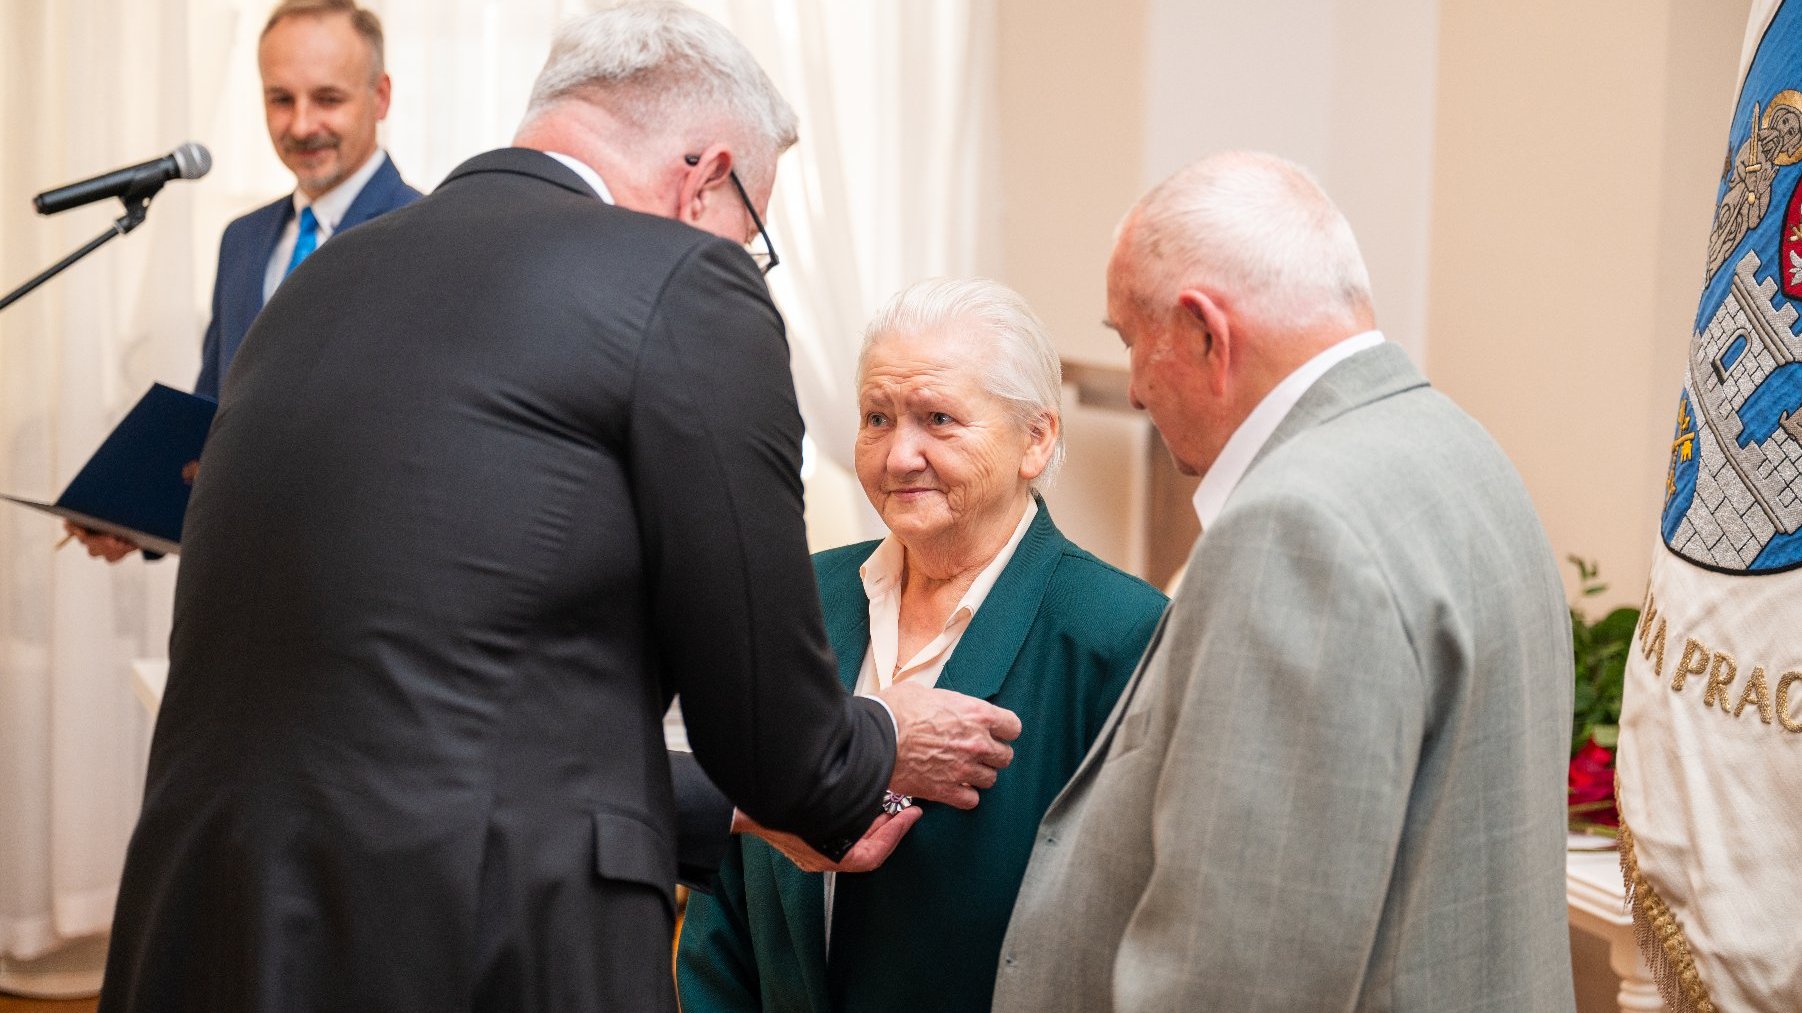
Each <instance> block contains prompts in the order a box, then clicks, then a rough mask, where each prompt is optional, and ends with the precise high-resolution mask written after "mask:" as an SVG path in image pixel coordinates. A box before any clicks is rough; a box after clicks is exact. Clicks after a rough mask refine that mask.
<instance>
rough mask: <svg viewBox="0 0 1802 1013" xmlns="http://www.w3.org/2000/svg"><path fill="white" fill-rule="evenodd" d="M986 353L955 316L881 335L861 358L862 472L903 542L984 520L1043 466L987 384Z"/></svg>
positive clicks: (1012, 500) (1020, 492) (1014, 500)
mask: <svg viewBox="0 0 1802 1013" xmlns="http://www.w3.org/2000/svg"><path fill="white" fill-rule="evenodd" d="M988 359H989V356H988V354H987V353H986V352H985V351H984V350H983V345H982V342H981V341H980V339H978V338H972V336H971V335H970V334H969V332H968V329H967V328H966V327H963V326H961V325H957V324H952V325H948V326H944V327H940V328H938V329H936V330H931V331H927V332H925V333H922V334H901V333H891V334H887V335H884V336H882V337H881V338H879V339H878V340H877V341H876V343H875V344H874V345H873V346H871V348H870V350H869V352H868V354H867V355H866V357H865V359H864V371H863V376H862V379H861V382H860V384H859V387H858V411H859V413H860V421H859V424H858V431H857V454H856V457H857V478H858V480H859V481H860V482H861V483H862V484H863V490H864V494H865V495H867V496H868V497H869V498H870V505H872V506H874V507H875V508H876V512H877V513H880V514H881V515H882V520H883V523H885V524H887V525H888V528H889V530H890V531H893V532H894V533H895V535H896V536H897V537H898V538H900V539H901V541H902V543H903V544H904V545H905V544H908V543H909V542H921V541H927V540H939V539H942V538H944V537H945V536H955V535H956V534H958V533H959V532H962V531H973V530H979V529H980V528H981V526H982V523H983V522H984V521H985V520H993V519H995V518H997V517H999V516H1000V515H1002V514H1004V513H1006V512H1007V511H1008V510H1009V509H1010V508H1011V507H1013V506H1015V505H1016V504H1018V503H1019V501H1020V499H1021V498H1022V497H1024V496H1025V495H1026V489H1027V487H1028V485H1029V484H1030V483H1031V481H1032V479H1034V478H1037V477H1038V474H1039V472H1040V471H1042V470H1044V466H1045V462H1044V460H1043V459H1042V458H1043V456H1044V455H1042V454H1036V453H1030V451H1032V449H1033V441H1032V439H1031V438H1030V437H1029V436H1028V434H1027V433H1026V432H1025V429H1024V427H1022V426H1021V425H1020V424H1019V423H1018V422H1016V421H1015V420H1014V418H1013V416H1012V415H1011V414H1010V412H1009V411H1008V406H1007V403H1006V402H1004V401H1002V400H1001V399H1000V398H997V397H995V396H993V395H991V394H989V393H988V392H987V391H986V390H984V389H983V382H982V377H983V370H984V369H985V368H986V366H987V364H988Z"/></svg>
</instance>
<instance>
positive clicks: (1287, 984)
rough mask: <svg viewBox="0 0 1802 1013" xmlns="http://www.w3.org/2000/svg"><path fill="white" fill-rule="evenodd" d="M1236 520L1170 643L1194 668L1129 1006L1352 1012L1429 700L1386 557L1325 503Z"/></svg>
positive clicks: (1124, 985)
mask: <svg viewBox="0 0 1802 1013" xmlns="http://www.w3.org/2000/svg"><path fill="white" fill-rule="evenodd" d="M1297 499H1298V500H1299V499H1300V498H1299V497H1297ZM1230 518H1231V519H1230V520H1229V519H1228V517H1225V516H1223V518H1222V521H1221V523H1219V524H1218V525H1217V526H1216V527H1215V528H1214V529H1212V530H1210V531H1209V532H1208V534H1207V535H1206V537H1205V538H1204V540H1203V543H1202V548H1201V550H1200V551H1199V553H1198V556H1197V563H1198V564H1200V565H1198V566H1197V567H1195V568H1194V569H1192V571H1191V577H1190V580H1191V581H1205V582H1206V583H1205V584H1203V585H1202V586H1201V587H1200V588H1199V589H1198V593H1194V594H1184V595H1179V596H1178V599H1177V603H1176V604H1175V605H1173V606H1172V608H1173V610H1174V611H1173V613H1172V616H1171V625H1170V626H1169V628H1167V629H1166V631H1165V633H1164V636H1163V638H1162V641H1161V642H1160V645H1159V648H1158V649H1159V651H1160V653H1162V654H1165V655H1166V657H1167V659H1168V662H1169V664H1170V666H1171V667H1170V668H1169V669H1167V670H1166V671H1165V673H1164V674H1165V675H1166V676H1171V675H1174V674H1175V673H1176V672H1178V671H1180V672H1183V677H1181V678H1175V679H1169V680H1167V682H1166V685H1169V686H1180V687H1181V688H1180V689H1176V690H1172V696H1171V697H1170V698H1167V700H1166V702H1167V703H1168V704H1169V705H1170V706H1169V707H1168V708H1167V709H1165V710H1163V711H1159V710H1154V711H1153V712H1152V719H1153V721H1154V722H1156V721H1171V722H1172V723H1173V727H1172V728H1171V729H1170V732H1169V735H1168V737H1167V738H1165V739H1163V740H1162V741H1165V742H1167V743H1168V746H1167V753H1166V755H1165V756H1164V758H1163V761H1162V764H1161V766H1160V767H1159V768H1158V773H1157V780H1156V788H1155V795H1154V797H1153V801H1152V814H1153V819H1152V836H1153V841H1152V856H1151V857H1152V863H1153V864H1152V871H1151V874H1150V877H1149V880H1148V881H1147V884H1146V887H1145V890H1144V893H1143V894H1142V896H1141V897H1140V898H1139V901H1138V904H1137V907H1136V908H1135V910H1134V912H1133V914H1132V917H1131V919H1130V921H1129V922H1128V925H1127V928H1126V932H1125V934H1124V937H1123V939H1122V941H1121V947H1120V951H1119V953H1118V954H1117V956H1116V960H1115V966H1114V988H1115V1003H1116V1006H1115V1008H1116V1009H1117V1010H1119V1011H1123V1013H1124V1011H1133V1013H1140V1011H1143V1013H1150V1011H1154V1010H1159V1011H1161V1010H1173V1009H1192V1010H1215V1009H1219V1010H1279V1009H1280V1010H1300V1009H1321V1010H1324V1009H1345V1008H1349V1007H1350V1006H1351V1005H1353V1004H1354V1003H1355V1000H1356V997H1357V996H1358V995H1359V994H1360V990H1361V988H1362V987H1363V983H1364V981H1365V972H1366V969H1367V967H1368V964H1369V961H1370V958H1371V952H1372V948H1373V946H1374V940H1375V938H1376V933H1377V928H1378V922H1379V920H1380V918H1381V916H1382V913H1383V910H1384V904H1385V898H1386V895H1387V893H1388V891H1389V888H1390V876H1391V870H1392V869H1393V867H1394V863H1395V856H1396V853H1397V849H1398V847H1399V846H1400V842H1401V837H1402V830H1403V825H1404V822H1405V819H1406V813H1407V805H1408V798H1409V793H1410V790H1411V785H1412V782H1413V780H1414V775H1415V769H1416V766H1417V763H1418V756H1419V751H1420V744H1421V740H1422V734H1423V728H1424V724H1425V717H1424V715H1425V713H1426V707H1427V697H1426V693H1425V689H1424V680H1423V677H1422V674H1421V667H1420V665H1419V664H1418V662H1417V658H1416V655H1415V653H1414V650H1413V647H1412V644H1411V642H1410V639H1409V636H1408V634H1407V631H1406V629H1405V627H1404V624H1403V622H1402V614H1401V611H1400V610H1399V608H1398V607H1397V605H1396V603H1395V599H1394V597H1393V595H1392V593H1391V589H1390V586H1389V584H1388V582H1387V580H1386V579H1385V576H1384V574H1383V571H1382V569H1381V565H1380V559H1379V558H1378V555H1377V554H1376V553H1375V552H1373V551H1372V550H1371V549H1370V548H1369V547H1367V546H1365V545H1363V544H1361V543H1360V542H1359V540H1358V538H1357V537H1356V536H1355V535H1354V534H1353V533H1352V532H1351V531H1350V530H1349V529H1347V528H1346V527H1345V526H1344V524H1343V523H1342V522H1341V521H1339V520H1338V519H1337V518H1336V517H1334V516H1332V515H1331V512H1330V510H1329V509H1328V507H1326V506H1325V505H1321V504H1317V503H1309V502H1294V503H1286V502H1277V503H1274V504H1269V505H1266V504H1264V503H1260V504H1258V506H1257V507H1256V508H1255V509H1249V510H1247V509H1240V510H1237V511H1234V512H1232V514H1231V515H1230Z"/></svg>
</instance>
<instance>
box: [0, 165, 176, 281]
mask: <svg viewBox="0 0 1802 1013" xmlns="http://www.w3.org/2000/svg"><path fill="white" fill-rule="evenodd" d="M161 185H162V184H161V183H158V184H157V186H156V187H152V188H150V192H149V193H132V194H126V195H125V196H123V197H120V198H119V199H120V200H122V201H124V202H125V213H124V214H123V215H120V216H119V218H118V220H117V221H115V222H113V225H112V228H109V229H107V230H106V231H105V232H102V233H101V234H100V235H98V236H95V237H94V238H93V239H91V240H89V241H88V244H87V245H86V246H84V247H82V248H81V249H79V250H76V251H75V252H74V253H71V254H69V255H68V256H67V257H64V258H63V259H61V260H59V261H57V262H56V263H55V264H54V265H52V266H51V267H50V269H49V270H47V271H45V272H44V273H42V274H40V275H38V276H37V277H35V278H33V279H31V280H30V281H28V282H26V283H25V284H23V285H20V286H19V287H18V288H15V289H13V290H12V291H11V292H8V293H7V294H6V296H5V297H4V298H0V310H3V309H5V308H7V307H8V306H11V305H12V304H13V303H15V302H18V301H19V300H20V299H22V298H24V297H25V296H27V295H29V294H30V293H31V291H32V290H33V289H35V288H37V287H38V286H39V285H42V284H43V283H45V282H47V281H49V280H50V279H52V278H54V277H56V276H57V275H59V274H61V273H63V272H64V271H65V270H67V269H68V268H69V266H70V265H71V264H74V263H75V262H76V261H78V260H80V259H81V258H83V257H85V256H87V255H88V254H90V253H93V252H94V251H95V250H98V249H100V248H101V247H102V246H104V245H106V242H107V240H109V239H112V238H113V237H115V236H123V235H125V234H126V233H127V232H130V231H131V230H132V229H135V228H137V227H138V226H140V225H142V224H144V219H145V217H146V216H148V215H149V214H150V198H151V196H152V195H153V194H155V193H156V191H157V189H158V188H160V187H161Z"/></svg>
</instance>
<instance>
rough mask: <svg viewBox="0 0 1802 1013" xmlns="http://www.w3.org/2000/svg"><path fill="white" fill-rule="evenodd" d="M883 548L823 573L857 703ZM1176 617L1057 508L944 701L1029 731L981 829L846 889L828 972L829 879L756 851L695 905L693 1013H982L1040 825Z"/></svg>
mask: <svg viewBox="0 0 1802 1013" xmlns="http://www.w3.org/2000/svg"><path fill="white" fill-rule="evenodd" d="M875 548H876V543H875V542H865V543H863V544H860V545H852V546H847V547H845V548H842V549H833V550H831V551H829V552H822V553H820V554H819V555H816V556H815V557H814V567H815V570H816V572H817V575H818V578H819V584H820V604H821V606H822V607H823V608H824V610H825V615H826V633H827V636H828V637H829V638H830V639H831V641H832V648H833V650H834V651H836V652H837V654H838V660H839V678H840V679H841V680H842V681H843V682H844V684H845V688H847V689H850V688H852V687H853V686H854V685H855V684H856V681H857V672H858V669H859V668H860V667H861V666H862V664H863V656H864V650H865V647H866V645H867V644H868V643H869V639H870V611H869V607H870V606H869V599H867V598H866V597H865V596H864V590H863V581H862V579H861V578H860V577H859V576H858V567H859V566H860V565H861V564H862V563H863V561H864V560H865V559H867V558H869V555H870V553H871V552H872V551H874V550H875ZM1163 612H1164V596H1163V595H1161V594H1159V593H1158V592H1157V590H1156V589H1155V588H1153V587H1151V586H1150V585H1148V584H1146V583H1145V582H1143V581H1141V580H1139V579H1138V578H1136V577H1132V576H1129V575H1127V574H1124V573H1121V572H1120V571H1119V570H1116V569H1114V568H1113V567H1111V566H1108V565H1107V564H1106V563H1103V562H1102V561H1101V560H1099V559H1096V558H1095V557H1094V556H1091V555H1090V554H1088V553H1087V552H1084V551H1083V550H1082V549H1080V548H1077V547H1076V545H1074V544H1073V543H1071V542H1070V541H1069V539H1067V538H1065V537H1064V536H1063V534H1062V533H1061V532H1059V531H1058V529H1057V526H1056V525H1055V524H1053V523H1051V513H1050V511H1048V510H1046V509H1045V508H1044V506H1043V504H1041V505H1040V508H1039V514H1038V516H1037V517H1035V518H1034V519H1033V522H1032V525H1031V526H1030V527H1029V528H1028V529H1027V533H1026V537H1025V538H1023V539H1021V541H1020V545H1019V548H1017V549H1016V550H1014V557H1013V559H1011V560H1009V561H1008V564H1007V567H1006V568H1005V569H1004V570H1002V572H1001V577H1000V579H999V580H997V581H996V582H995V587H994V589H993V590H992V591H990V592H989V596H988V598H987V599H986V600H985V601H984V602H983V605H982V608H981V610H980V611H978V612H977V613H976V616H975V617H974V618H973V619H971V621H970V625H969V627H968V628H967V629H966V630H965V631H964V635H963V639H962V640H960V641H959V642H958V645H957V650H956V651H955V653H953V654H952V655H951V659H950V661H949V662H948V663H947V664H946V665H945V670H944V673H943V674H942V675H941V676H940V677H939V682H938V684H939V686H940V687H942V688H944V689H954V690H958V691H960V692H964V693H968V694H970V695H971V696H976V697H981V698H983V699H986V700H989V701H991V702H992V703H994V704H996V705H997V706H1000V707H1006V708H1008V709H1010V710H1012V711H1014V712H1015V713H1017V714H1019V715H1020V721H1021V723H1022V724H1023V726H1024V731H1023V732H1022V733H1021V736H1020V738H1019V740H1018V741H1017V742H1015V743H1014V762H1013V765H1012V766H1010V767H1008V768H1007V769H1006V770H1004V771H1002V772H1001V777H1000V780H999V781H997V782H996V784H995V787H993V788H991V789H989V790H988V791H985V792H983V793H982V803H981V804H980V805H978V806H977V807H976V808H975V809H973V810H971V811H969V812H959V811H958V810H955V809H950V808H947V807H945V806H941V805H936V804H933V803H926V810H927V811H926V814H925V815H924V816H923V817H921V819H920V822H919V823H918V824H917V825H915V826H914V828H913V829H912V830H910V831H909V832H908V835H907V837H906V839H904V840H903V841H902V842H901V845H900V847H899V848H897V849H896V851H895V853H894V854H893V855H892V856H890V857H889V860H888V862H887V863H886V864H885V865H883V867H882V868H880V869H878V870H876V871H875V872H872V873H868V874H866V875H861V876H841V877H839V880H838V891H837V894H836V896H835V898H834V901H833V920H832V959H831V961H830V963H829V962H828V961H827V960H826V925H825V912H824V907H825V895H824V886H823V878H822V877H821V876H818V875H814V874H810V873H805V872H802V871H801V870H800V869H797V868H796V867H795V866H794V865H793V864H791V863H790V862H789V861H788V859H787V858H784V857H783V856H782V855H781V854H780V853H779V852H777V851H776V850H775V849H774V848H772V847H770V846H769V845H767V844H765V843H764V842H762V841H760V840H755V839H752V838H740V839H738V841H736V842H735V844H734V846H733V847H732V848H730V849H729V850H728V852H727V855H726V859H725V861H724V862H723V863H721V866H720V871H719V877H718V879H717V880H716V882H715V884H714V891H713V894H712V896H703V895H701V894H695V895H693V896H691V897H690V898H689V902H688V915H687V919H686V922H685V924H684V925H683V928H682V939H681V945H680V948H679V951H678V954H677V961H676V967H677V979H678V983H679V986H680V989H681V996H682V1009H683V1011H684V1013H758V1011H761V1013H833V1011H838V1013H900V1011H913V1010H922V1011H924V1010H931V1011H932V1013H982V1011H986V1010H987V1009H988V1008H989V999H990V995H991V994H992V993H993V991H994V985H995V966H996V963H997V961H998V959H999V955H1000V950H1001V939H1002V937H1003V935H1004V934H1005V933H1006V931H1007V920H1008V916H1009V914H1011V913H1012V911H1013V905H1014V894H1015V892H1016V891H1017V890H1018V889H1019V886H1020V877H1021V876H1022V875H1023V874H1024V873H1025V870H1026V861H1027V856H1028V855H1029V854H1030V852H1031V850H1032V845H1033V841H1034V839H1035V831H1036V830H1037V828H1038V825H1039V817H1040V816H1041V815H1043V814H1044V812H1045V809H1046V808H1047V807H1048V806H1049V805H1050V804H1051V800H1052V798H1054V797H1055V796H1056V795H1057V793H1058V792H1059V791H1060V790H1062V788H1063V786H1064V782H1065V781H1067V780H1068V779H1069V777H1070V775H1071V773H1072V772H1074V771H1075V770H1076V767H1077V765H1078V764H1079V763H1080V762H1081V761H1082V758H1083V756H1084V754H1085V753H1087V751H1088V748H1089V743H1090V742H1091V741H1093V740H1094V738H1095V734H1096V732H1097V731H1098V730H1099V729H1100V728H1101V725H1102V722H1103V720H1104V719H1105V718H1106V716H1107V714H1108V713H1109V711H1110V710H1111V709H1112V707H1113V705H1114V700H1115V698H1116V697H1118V696H1119V694H1120V690H1121V688H1122V687H1123V686H1124V685H1125V683H1126V680H1127V678H1128V676H1130V675H1131V674H1132V671H1133V668H1134V666H1135V665H1136V664H1137V662H1138V660H1139V655H1140V654H1141V653H1143V652H1144V650H1145V645H1146V643H1147V642H1148V641H1149V640H1150V639H1151V634H1152V631H1153V629H1154V628H1155V627H1156V625H1157V622H1158V619H1159V617H1160V616H1162V615H1163Z"/></svg>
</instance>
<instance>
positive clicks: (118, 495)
mask: <svg viewBox="0 0 1802 1013" xmlns="http://www.w3.org/2000/svg"><path fill="white" fill-rule="evenodd" d="M216 409H217V405H215V404H214V403H213V401H212V400H210V399H208V398H204V397H199V396H197V395H194V394H187V393H183V392H182V391H179V390H176V389H174V388H173V387H165V386H163V385H162V384H160V383H159V384H155V385H153V386H152V387H151V388H150V390H149V391H147V392H146V393H145V394H144V396H143V397H142V398H141V399H139V401H138V403H137V405H136V406H135V407H133V408H132V410H131V411H130V412H127V413H126V415H125V418H124V419H122V420H121V421H120V422H119V425H118V427H117V428H115V429H114V430H113V431H112V433H111V434H109V435H108V436H107V438H106V440H105V441H104V442H102V443H101V444H100V449H98V450H96V451H94V456H93V457H91V458H89V459H88V463H87V464H85V465H83V466H82V469H81V471H79V472H77V473H76V475H75V478H74V479H73V480H72V481H70V483H69V487H68V488H67V489H64V490H63V494H62V495H61V496H58V497H57V498H56V502H54V503H43V502H39V501H37V500H31V499H25V498H22V497H19V496H0V499H7V500H11V501H12V502H14V503H18V504H20V505H22V506H28V507H31V508H32V509H34V510H42V511H44V512H45V513H49V514H55V515H56V516H58V517H61V518H63V519H64V521H65V522H67V524H68V525H72V526H73V527H75V528H79V529H81V530H82V531H84V532H90V533H94V534H98V535H105V536H112V537H113V538H115V539H122V540H124V541H125V542H129V543H130V544H131V545H134V546H139V547H142V548H144V549H146V550H149V551H151V552H159V553H178V552H180V551H181V526H182V516H183V515H184V514H186V513H187V510H188V490H189V488H190V487H191V486H192V485H193V483H194V476H195V475H196V473H197V472H198V462H199V460H200V449H201V447H202V445H204V444H205V443H206V434H207V429H208V428H210V427H211V426H212V424H213V412H214V411H215V410H216ZM70 533H71V534H75V532H73V531H71V532H70ZM75 537H78V538H82V536H81V535H79V534H75ZM82 541H83V543H84V544H87V545H88V547H89V554H90V555H104V556H106V557H107V558H108V559H117V558H118V556H115V555H114V554H113V553H114V551H116V550H117V548H118V547H117V546H116V545H112V544H108V543H106V542H99V541H93V540H90V538H82ZM96 548H99V549H101V551H98V552H97V551H95V550H96Z"/></svg>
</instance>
